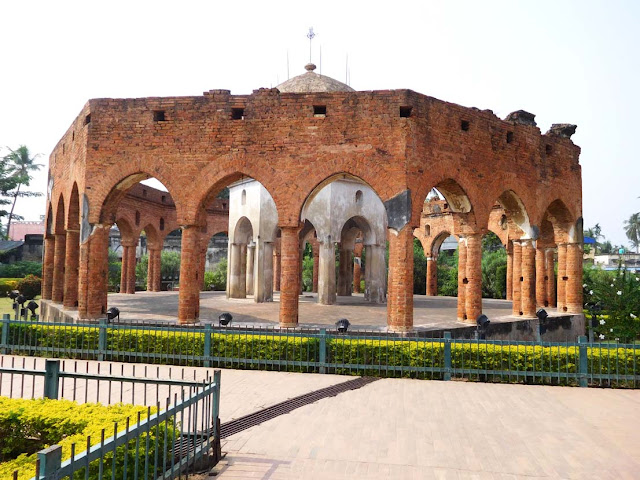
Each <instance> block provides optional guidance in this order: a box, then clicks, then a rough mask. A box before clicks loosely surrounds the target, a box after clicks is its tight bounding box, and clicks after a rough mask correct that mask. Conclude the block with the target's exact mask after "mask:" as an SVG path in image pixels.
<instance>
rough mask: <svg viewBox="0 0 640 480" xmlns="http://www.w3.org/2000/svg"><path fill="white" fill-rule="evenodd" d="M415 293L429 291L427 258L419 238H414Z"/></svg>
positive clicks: (420, 293)
mask: <svg viewBox="0 0 640 480" xmlns="http://www.w3.org/2000/svg"><path fill="white" fill-rule="evenodd" d="M413 293H416V294H418V295H424V294H425V293H427V259H426V257H425V255H424V249H423V248H422V244H421V243H420V240H418V239H417V238H414V239H413Z"/></svg>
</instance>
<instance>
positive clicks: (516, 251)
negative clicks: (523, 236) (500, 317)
mask: <svg viewBox="0 0 640 480" xmlns="http://www.w3.org/2000/svg"><path fill="white" fill-rule="evenodd" d="M512 270H513V274H512V277H511V278H512V280H513V282H512V284H511V285H512V287H511V299H512V300H513V308H512V312H513V315H515V316H520V315H522V301H521V300H522V297H521V291H522V280H521V279H522V245H521V244H520V242H519V241H514V242H513V268H512Z"/></svg>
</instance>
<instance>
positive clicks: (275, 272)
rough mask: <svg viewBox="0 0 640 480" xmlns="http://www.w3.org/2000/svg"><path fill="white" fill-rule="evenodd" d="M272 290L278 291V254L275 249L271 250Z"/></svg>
mask: <svg viewBox="0 0 640 480" xmlns="http://www.w3.org/2000/svg"><path fill="white" fill-rule="evenodd" d="M314 271H315V270H314ZM273 288H274V289H275V290H276V291H278V292H279V291H280V252H279V251H276V249H275V248H274V250H273ZM316 291H317V289H316Z"/></svg>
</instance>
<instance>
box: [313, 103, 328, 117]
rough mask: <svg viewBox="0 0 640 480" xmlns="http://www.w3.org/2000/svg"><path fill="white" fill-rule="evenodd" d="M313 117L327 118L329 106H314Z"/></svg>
mask: <svg viewBox="0 0 640 480" xmlns="http://www.w3.org/2000/svg"><path fill="white" fill-rule="evenodd" d="M313 116H314V117H326V116H327V106H326V105H314V106H313Z"/></svg>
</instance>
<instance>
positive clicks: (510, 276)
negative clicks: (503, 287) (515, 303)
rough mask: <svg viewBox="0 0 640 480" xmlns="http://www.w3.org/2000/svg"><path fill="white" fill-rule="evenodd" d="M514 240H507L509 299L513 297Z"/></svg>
mask: <svg viewBox="0 0 640 480" xmlns="http://www.w3.org/2000/svg"><path fill="white" fill-rule="evenodd" d="M512 292H513V242H512V241H511V240H509V241H507V300H512V299H513V293H512Z"/></svg>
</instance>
